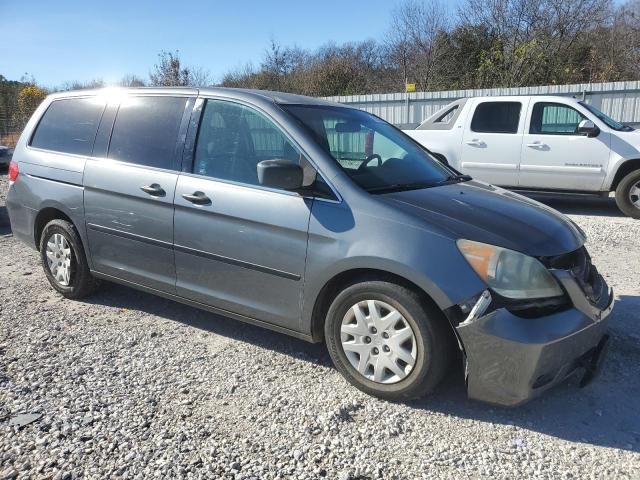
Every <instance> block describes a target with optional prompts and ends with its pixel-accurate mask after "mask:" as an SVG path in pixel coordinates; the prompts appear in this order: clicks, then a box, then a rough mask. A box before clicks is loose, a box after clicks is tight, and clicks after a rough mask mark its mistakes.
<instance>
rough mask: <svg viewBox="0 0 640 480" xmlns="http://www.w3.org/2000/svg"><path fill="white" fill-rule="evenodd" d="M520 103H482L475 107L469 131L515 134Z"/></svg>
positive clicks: (518, 119) (520, 107) (518, 120)
mask: <svg viewBox="0 0 640 480" xmlns="http://www.w3.org/2000/svg"><path fill="white" fill-rule="evenodd" d="M521 109H522V104H521V103H520V102H482V103H480V104H478V106H477V107H476V111H475V112H474V114H473V119H472V120H471V130H472V131H474V132H478V133H517V132H518V123H519V122H520V110H521Z"/></svg>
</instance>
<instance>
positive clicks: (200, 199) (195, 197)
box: [182, 192, 211, 205]
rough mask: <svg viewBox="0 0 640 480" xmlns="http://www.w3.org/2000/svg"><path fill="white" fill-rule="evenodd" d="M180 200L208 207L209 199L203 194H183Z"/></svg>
mask: <svg viewBox="0 0 640 480" xmlns="http://www.w3.org/2000/svg"><path fill="white" fill-rule="evenodd" d="M182 198H184V199H185V200H186V201H188V202H191V203H193V204H195V205H209V204H210V203H211V199H210V198H209V197H207V196H206V195H205V194H204V192H193V193H183V194H182Z"/></svg>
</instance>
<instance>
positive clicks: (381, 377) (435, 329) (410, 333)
mask: <svg viewBox="0 0 640 480" xmlns="http://www.w3.org/2000/svg"><path fill="white" fill-rule="evenodd" d="M445 322H446V319H445V318H444V316H443V315H442V313H441V312H440V311H439V310H437V308H436V307H435V306H431V305H429V304H426V302H425V301H424V300H423V299H421V298H420V296H419V295H417V294H416V293H415V292H413V291H412V290H410V289H408V288H406V287H403V286H400V285H396V284H393V283H389V282H384V281H367V282H362V283H357V284H355V285H352V286H350V287H348V288H346V289H345V290H343V291H342V292H341V293H340V294H338V296H337V297H336V298H335V299H334V301H333V303H332V304H331V307H330V308H329V312H328V314H327V318H326V321H325V339H326V343H327V348H328V350H329V354H330V355H331V358H332V360H333V363H334V365H335V366H336V368H337V369H338V371H339V372H340V373H341V374H342V375H343V376H344V377H345V378H346V379H347V380H348V381H349V382H350V383H351V384H352V385H354V386H355V387H357V388H359V389H360V390H362V391H364V392H366V393H368V394H370V395H374V396H376V397H379V398H382V399H385V400H391V401H402V400H411V399H414V398H418V397H421V396H423V395H426V394H428V393H430V392H431V391H432V390H433V389H434V388H435V387H436V386H437V385H438V383H439V382H440V380H442V377H443V376H444V373H445V372H446V369H447V366H448V365H449V360H450V357H451V353H452V351H451V350H452V348H451V341H450V334H449V332H447V330H446V323H445Z"/></svg>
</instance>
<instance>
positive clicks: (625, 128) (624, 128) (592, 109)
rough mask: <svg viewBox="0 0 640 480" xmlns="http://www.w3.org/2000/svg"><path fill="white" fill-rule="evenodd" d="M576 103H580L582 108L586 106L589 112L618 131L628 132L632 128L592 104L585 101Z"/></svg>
mask: <svg viewBox="0 0 640 480" xmlns="http://www.w3.org/2000/svg"><path fill="white" fill-rule="evenodd" d="M578 103H579V104H580V105H582V106H583V107H584V108H586V109H587V110H589V111H590V112H591V113H593V114H594V115H595V116H596V117H598V118H599V119H600V120H602V121H603V122H604V123H606V124H607V126H608V127H610V128H613V129H614V130H617V131H619V132H630V131H631V130H633V128H631V127H630V126H628V125H624V124H622V123H620V122H616V121H615V120H614V119H613V118H611V117H610V116H608V115H605V114H604V113H602V112H601V111H600V110H598V109H597V108H596V107H594V106H593V105H589V104H588V103H586V102H578Z"/></svg>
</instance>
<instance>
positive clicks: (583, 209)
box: [530, 194, 624, 217]
mask: <svg viewBox="0 0 640 480" xmlns="http://www.w3.org/2000/svg"><path fill="white" fill-rule="evenodd" d="M530 197H531V198H533V199H535V200H537V201H539V202H542V203H544V204H546V205H549V206H550V207H551V208H555V209H556V210H558V211H560V212H562V213H564V214H566V215H593V216H602V217H624V214H623V213H622V212H621V211H620V210H619V209H618V206H617V205H616V201H615V199H613V198H595V197H579V196H557V197H552V196H546V195H540V196H538V195H534V194H531V195H530Z"/></svg>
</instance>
